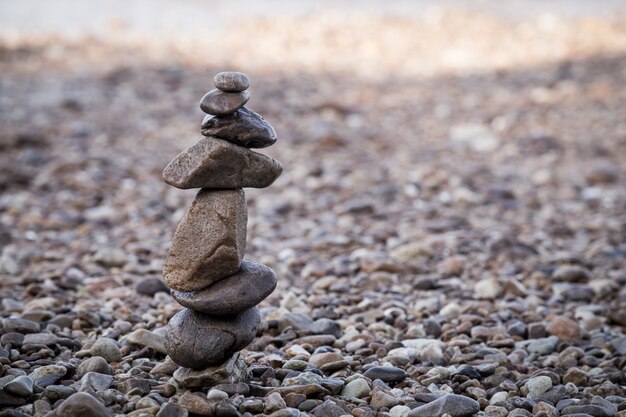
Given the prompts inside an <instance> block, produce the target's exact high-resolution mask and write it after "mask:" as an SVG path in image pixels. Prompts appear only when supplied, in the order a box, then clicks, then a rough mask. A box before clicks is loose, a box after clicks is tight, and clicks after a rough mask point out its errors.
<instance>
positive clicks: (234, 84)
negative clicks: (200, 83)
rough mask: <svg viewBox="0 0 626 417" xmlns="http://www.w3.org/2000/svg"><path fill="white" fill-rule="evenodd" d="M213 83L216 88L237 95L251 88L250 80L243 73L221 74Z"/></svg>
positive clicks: (226, 72) (229, 72)
mask: <svg viewBox="0 0 626 417" xmlns="http://www.w3.org/2000/svg"><path fill="white" fill-rule="evenodd" d="M213 81H214V82H215V88H218V89H220V90H222V91H227V92H229V93H237V92H240V91H244V90H247V89H248V87H250V80H249V79H248V76H247V75H246V74H244V73H243V72H235V71H225V72H220V73H219V74H217V75H216V76H215V78H213Z"/></svg>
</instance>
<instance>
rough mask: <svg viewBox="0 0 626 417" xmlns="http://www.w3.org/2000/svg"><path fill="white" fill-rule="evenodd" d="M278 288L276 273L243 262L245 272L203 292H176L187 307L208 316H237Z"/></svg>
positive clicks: (175, 297)
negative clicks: (236, 314)
mask: <svg viewBox="0 0 626 417" xmlns="http://www.w3.org/2000/svg"><path fill="white" fill-rule="evenodd" d="M274 288H276V274H275V273H274V271H272V269H271V268H269V267H268V266H265V265H262V264H256V263H253V262H248V261H243V262H242V263H241V269H240V270H239V271H238V272H237V273H236V274H234V275H231V276H229V277H226V278H224V279H222V280H220V281H218V282H216V283H215V284H212V285H210V286H209V287H207V288H204V289H202V290H199V291H188V292H184V291H172V296H173V297H174V299H175V300H176V301H178V302H179V303H180V304H182V305H183V306H185V307H187V308H190V309H192V310H195V311H201V312H203V313H207V314H218V315H221V314H235V313H239V312H241V311H244V310H247V309H249V308H251V307H254V306H255V305H257V304H259V303H260V302H261V301H263V300H264V299H265V298H266V297H267V296H268V295H270V294H271V293H272V291H274Z"/></svg>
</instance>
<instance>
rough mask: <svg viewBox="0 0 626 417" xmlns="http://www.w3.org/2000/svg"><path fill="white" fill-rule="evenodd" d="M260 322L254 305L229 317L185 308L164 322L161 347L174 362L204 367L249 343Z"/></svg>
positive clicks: (185, 365) (213, 364) (187, 366)
mask: <svg viewBox="0 0 626 417" xmlns="http://www.w3.org/2000/svg"><path fill="white" fill-rule="evenodd" d="M260 323H261V314H260V313H259V309H258V308H256V307H254V308H251V309H249V310H246V311H244V312H243V313H240V314H235V315H230V316H210V315H207V314H204V313H200V312H197V311H192V310H189V309H187V308H186V309H184V310H182V311H180V312H178V313H177V314H176V315H175V316H174V317H172V319H171V320H170V322H169V323H168V325H167V332H166V334H165V348H166V349H167V354H168V355H169V356H170V358H172V360H173V361H174V362H175V363H177V364H178V365H180V366H184V367H185V368H191V369H204V368H206V367H209V366H215V365H219V364H221V363H223V362H225V361H227V360H228V359H229V358H230V357H231V356H232V355H233V354H234V353H235V352H238V351H240V350H241V349H243V348H244V347H246V346H247V345H248V344H250V342H252V340H254V337H255V336H256V330H257V328H258V327H259V324H260Z"/></svg>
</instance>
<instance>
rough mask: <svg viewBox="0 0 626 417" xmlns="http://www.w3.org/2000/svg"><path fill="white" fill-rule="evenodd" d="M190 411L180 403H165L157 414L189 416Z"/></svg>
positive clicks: (171, 416)
mask: <svg viewBox="0 0 626 417" xmlns="http://www.w3.org/2000/svg"><path fill="white" fill-rule="evenodd" d="M187 416H189V411H187V410H185V409H184V408H181V407H179V406H178V404H173V403H165V404H163V405H162V406H161V409H160V410H159V412H158V413H157V414H156V417H187Z"/></svg>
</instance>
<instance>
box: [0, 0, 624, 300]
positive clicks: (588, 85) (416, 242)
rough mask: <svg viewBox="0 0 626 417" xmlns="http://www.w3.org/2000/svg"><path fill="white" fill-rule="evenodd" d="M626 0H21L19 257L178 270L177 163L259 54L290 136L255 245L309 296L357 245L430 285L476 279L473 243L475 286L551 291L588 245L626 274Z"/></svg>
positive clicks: (7, 185) (11, 18) (5, 83)
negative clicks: (549, 285)
mask: <svg viewBox="0 0 626 417" xmlns="http://www.w3.org/2000/svg"><path fill="white" fill-rule="evenodd" d="M625 12H626V3H625V2H623V1H618V0H615V1H611V0H550V1H539V0H524V1H522V0H505V1H455V0H445V1H402V0H396V1H379V0H367V1H344V0H334V1H312V0H302V1H298V2H287V1H264V2H256V1H252V0H246V1H238V2H228V1H199V0H182V1H177V2H167V1H163V0H152V1H147V0H125V1H120V0H110V1H100V2H85V1H77V0H76V1H72V0H52V1H46V2H40V1H35V0H20V1H11V0H0V74H1V75H0V152H1V153H0V193H1V194H0V224H1V232H0V235H1V237H0V248H1V249H2V256H1V257H0V271H2V273H3V274H4V276H5V277H14V279H18V278H17V277H20V278H19V279H20V280H23V279H24V276H28V277H31V278H30V279H33V280H35V281H37V280H46V279H52V280H53V281H54V282H56V283H57V284H58V283H63V282H65V281H68V280H69V282H70V283H69V284H65V285H66V286H69V287H70V288H72V285H73V284H72V282H74V281H76V280H78V281H80V282H83V280H85V281H84V283H86V284H89V283H90V282H92V283H93V282H97V283H98V285H100V287H99V288H101V287H106V288H109V289H111V291H112V292H110V293H107V292H105V293H103V294H101V296H102V297H105V298H106V297H112V296H113V295H112V294H114V295H115V296H119V292H115V291H113V290H114V289H115V288H117V287H120V286H121V287H123V286H124V285H130V284H132V283H133V282H135V281H137V280H139V279H141V278H142V277H145V276H151V275H153V276H158V275H159V274H160V271H161V267H162V261H163V259H164V257H165V254H166V250H167V247H168V245H169V241H170V239H171V235H172V233H173V231H174V229H175V226H176V224H177V222H178V221H179V220H180V218H181V217H182V215H183V214H184V212H185V209H186V207H187V206H188V204H189V202H190V200H191V199H192V198H193V192H185V191H181V190H177V189H174V188H172V187H168V186H166V185H165V184H164V183H162V182H161V179H160V175H161V171H162V169H163V167H164V166H165V165H166V164H167V162H168V161H169V160H170V159H171V158H173V157H174V156H175V155H176V154H177V153H178V152H180V151H182V150H183V149H184V148H185V147H187V146H188V145H191V144H193V143H194V142H195V141H197V140H198V139H200V134H199V127H200V123H201V120H202V113H201V111H200V109H199V108H198V101H199V99H200V98H201V97H202V95H203V94H204V93H205V92H206V91H208V90H210V89H211V88H212V78H213V75H214V74H216V73H217V72H220V71H224V70H236V71H243V72H245V73H247V74H248V75H249V76H250V79H251V93H252V98H251V100H250V102H249V103H248V107H249V108H251V109H252V110H254V111H256V112H259V113H261V114H262V115H263V116H264V117H265V118H266V119H267V120H268V121H269V122H270V123H272V124H273V125H274V126H275V127H276V130H277V131H278V134H279V141H278V143H277V144H276V145H275V146H273V147H271V148H268V149H265V150H263V152H265V153H268V154H270V155H271V156H273V157H275V158H276V159H279V160H280V161H281V162H282V163H283V165H284V166H285V173H284V175H283V176H282V177H281V178H280V179H279V180H278V181H277V182H276V183H275V184H274V185H273V186H272V187H270V188H268V189H264V190H250V191H248V192H247V195H248V199H249V207H250V224H249V247H248V252H247V253H248V255H247V256H248V257H250V258H252V259H257V260H261V261H263V262H265V263H268V264H270V265H271V266H273V267H274V268H276V269H277V270H278V271H279V272H280V276H281V277H282V281H281V282H282V283H281V284H280V285H283V286H287V285H291V284H295V285H296V287H295V290H294V291H296V293H297V294H299V293H298V291H300V288H305V287H307V286H308V285H311V283H312V280H309V278H318V277H322V276H325V275H328V274H334V275H337V276H341V275H342V274H350V273H351V272H350V270H349V268H348V267H347V266H350V265H354V263H356V264H357V265H359V266H358V267H359V268H360V269H359V270H360V271H365V272H377V271H393V272H394V273H407V272H410V273H409V274H408V275H406V278H405V279H408V280H409V282H412V281H415V280H416V279H418V278H419V279H423V278H425V277H426V278H428V277H430V276H435V275H434V274H437V273H439V274H441V272H440V271H441V268H444V269H445V268H446V267H448V268H450V267H452V268H457V269H455V270H454V271H455V272H454V273H456V274H457V275H458V273H459V270H458V267H459V266H458V263H457V264H453V265H450V264H449V263H448V264H446V263H445V260H446V259H447V258H448V257H450V256H452V255H454V256H458V257H460V259H462V260H463V262H462V266H461V270H460V272H461V273H463V271H465V272H464V274H465V275H463V276H464V277H465V278H467V279H468V280H470V281H471V279H479V278H483V277H484V276H485V275H487V276H489V275H493V276H500V275H513V276H515V275H516V274H519V276H520V278H519V279H520V280H522V282H526V281H524V280H529V281H527V284H528V286H529V287H532V288H535V287H536V288H539V287H540V286H541V283H536V282H535V281H533V279H534V278H533V276H532V275H531V274H530V271H533V270H541V265H545V264H550V263H551V262H552V265H554V262H556V261H554V259H572V258H576V257H578V258H577V259H579V262H581V263H584V264H588V265H590V264H594V265H598V268H601V269H598V270H596V271H600V272H598V273H599V274H603V275H604V276H606V274H609V275H610V274H615V273H617V272H618V271H619V270H620V268H622V267H623V265H622V264H621V260H620V259H623V255H624V254H625V253H626V249H625V246H624V244H625V241H626V226H625V218H624V213H625V210H624V208H625V204H626V197H625V190H624V179H625V174H626V172H625V171H626V164H624V161H625V160H626V118H625V116H626V55H625V53H626V20H625V19H624V16H625ZM455 259H457V260H458V259H459V258H455ZM512 259H514V260H515V261H514V262H513V261H512ZM520 260H521V261H520ZM442 265H443V266H442ZM344 267H346V268H348V269H345V268H344ZM350 267H351V266H350ZM342 268H344V269H342ZM68 271H70V272H68ZM112 271H113V272H112ZM342 271H343V272H342ZM346 271H347V272H346ZM437 271H439V272H437ZM99 278H106V282H107V283H106V284H105V283H104V282H103V281H98V279H99ZM6 279H7V280H8V279H9V278H6ZM72 280H74V281H72ZM5 282H10V280H9V281H5ZM20 282H21V281H20ZM454 286H455V287H458V283H455V285H454ZM116 291H117V290H116ZM277 293H278V292H277ZM31 295H32V294H31Z"/></svg>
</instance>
